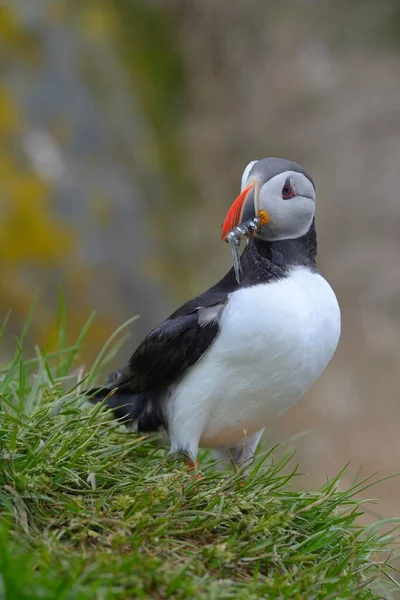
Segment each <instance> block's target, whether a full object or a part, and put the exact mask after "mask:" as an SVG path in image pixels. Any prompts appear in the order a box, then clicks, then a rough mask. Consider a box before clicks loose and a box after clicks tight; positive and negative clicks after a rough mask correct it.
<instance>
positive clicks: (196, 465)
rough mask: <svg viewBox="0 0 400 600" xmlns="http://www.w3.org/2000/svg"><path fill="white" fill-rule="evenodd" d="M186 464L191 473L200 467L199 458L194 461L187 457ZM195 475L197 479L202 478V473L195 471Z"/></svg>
mask: <svg viewBox="0 0 400 600" xmlns="http://www.w3.org/2000/svg"><path fill="white" fill-rule="evenodd" d="M185 465H186V468H187V470H188V471H189V473H192V472H193V471H196V470H197V469H198V468H199V467H200V463H199V461H198V460H195V461H193V460H191V459H190V458H186V459H185ZM193 477H194V478H195V479H202V477H201V473H193Z"/></svg>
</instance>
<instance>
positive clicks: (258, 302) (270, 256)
mask: <svg viewBox="0 0 400 600" xmlns="http://www.w3.org/2000/svg"><path fill="white" fill-rule="evenodd" d="M315 208H316V194H315V186H314V182H313V179H312V178H311V176H310V175H309V174H308V173H307V171H306V170H305V169H304V168H303V167H302V166H300V165H299V164H297V163H295V162H292V161H289V160H285V159H280V158H264V159H262V160H254V161H251V162H250V163H249V165H247V167H246V169H245V170H244V172H243V176H242V183H241V191H240V194H239V196H238V197H237V198H236V200H235V201H234V202H233V204H232V206H231V208H230V209H229V211H228V213H227V215H226V218H225V221H224V223H223V226H222V235H221V239H222V240H225V241H230V239H229V236H232V232H235V233H237V232H238V231H239V232H240V235H241V237H242V238H246V241H247V245H246V247H245V249H244V250H243V252H242V254H241V256H240V259H239V261H240V276H238V275H239V274H238V269H235V268H234V267H232V268H231V269H230V271H229V272H228V273H227V274H226V275H225V276H224V277H223V278H222V279H221V280H220V281H218V282H217V283H216V284H215V285H213V286H212V287H210V288H209V289H208V290H206V291H205V292H203V293H202V294H200V295H198V296H196V297H195V298H192V299H191V300H189V301H188V302H186V303H185V304H183V306H181V307H180V308H178V309H177V310H176V311H175V312H174V313H172V314H171V315H170V316H169V317H168V318H167V319H166V320H164V321H163V322H162V323H160V324H159V325H158V326H157V327H155V328H154V329H153V330H152V331H150V333H149V334H148V335H147V337H146V338H145V339H144V340H143V341H142V343H141V344H140V345H139V346H138V348H137V349H136V350H135V352H134V353H133V355H132V356H131V358H130V360H129V362H128V364H127V365H126V366H124V367H123V368H122V369H120V370H118V371H117V372H115V373H112V374H111V375H110V376H109V377H108V379H107V380H106V382H105V384H104V386H103V387H101V388H94V389H92V390H89V392H88V395H89V396H90V397H91V398H90V399H91V401H92V402H99V401H105V404H106V406H107V407H109V408H110V409H112V411H113V412H114V415H115V417H116V418H117V419H119V420H120V421H122V422H124V423H125V424H127V425H128V426H133V427H134V428H135V429H136V430H137V431H139V432H151V431H157V430H160V429H162V430H164V431H165V432H166V433H167V435H168V437H169V440H170V451H171V453H183V454H184V455H185V456H186V457H187V458H189V460H190V461H193V463H194V464H197V461H196V457H197V454H198V450H199V448H210V449H212V450H213V452H214V454H215V456H216V458H217V459H218V460H223V461H226V462H228V463H233V464H234V465H236V466H238V467H244V466H247V465H249V464H250V463H251V461H252V459H253V457H254V453H255V450H256V448H257V445H258V443H259V441H260V438H261V436H262V435H263V432H264V430H265V429H266V428H268V426H271V424H272V423H273V422H274V420H275V419H277V418H278V417H279V416H280V415H282V414H283V413H284V412H285V411H286V410H287V409H289V408H290V407H291V406H292V405H293V404H295V403H296V402H297V401H298V400H299V399H300V398H301V397H302V396H303V395H304V394H305V392H307V390H308V389H309V388H310V387H311V386H312V385H313V383H314V382H315V381H316V380H317V379H318V378H319V377H320V375H321V374H322V372H323V371H324V369H325V368H326V366H327V365H328V363H329V362H330V360H331V358H332V356H333V354H334V352H335V350H336V347H337V345H338V341H339V337H340V327H341V324H340V309H339V305H338V302H337V299H336V296H335V293H334V292H333V290H332V288H331V286H330V285H329V283H328V282H327V281H326V280H325V279H324V278H323V276H322V275H321V274H320V273H319V271H318V269H317V265H316V255H317V241H316V230H315ZM248 224H250V227H249V226H248ZM235 240H236V242H237V243H238V240H237V238H235Z"/></svg>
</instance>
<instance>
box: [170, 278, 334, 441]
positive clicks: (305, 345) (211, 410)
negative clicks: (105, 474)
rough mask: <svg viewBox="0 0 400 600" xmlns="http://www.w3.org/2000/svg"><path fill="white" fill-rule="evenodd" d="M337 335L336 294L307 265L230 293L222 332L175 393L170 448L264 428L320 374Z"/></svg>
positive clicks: (235, 438)
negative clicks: (273, 279) (286, 275)
mask: <svg viewBox="0 0 400 600" xmlns="http://www.w3.org/2000/svg"><path fill="white" fill-rule="evenodd" d="M339 336H340V310H339V306H338V303H337V300H336V296H335V294H334V293H333V291H332V289H331V287H330V286H329V284H328V283H327V282H326V281H325V279H323V277H321V276H320V275H318V274H316V273H312V272H310V271H309V270H308V269H306V268H304V267H296V268H295V269H294V270H293V271H292V273H291V275H290V276H289V277H287V278H286V279H283V280H280V281H277V282H274V283H268V284H263V285H256V286H254V287H250V288H245V289H240V290H238V291H237V292H234V293H233V294H231V296H230V298H229V301H228V304H227V306H226V308H225V310H224V312H223V314H222V317H221V322H220V334H219V335H218V337H217V338H216V340H215V341H214V343H213V344H212V346H211V347H210V349H209V350H208V351H207V352H206V354H205V355H204V356H203V357H202V358H201V359H200V360H199V361H198V363H196V365H194V366H193V367H192V368H191V369H190V371H189V372H188V373H187V375H185V376H184V377H183V379H182V380H181V382H180V383H179V385H178V386H177V388H176V389H175V390H174V391H172V396H171V397H170V402H169V403H168V404H169V406H170V408H169V421H170V431H171V434H172V435H171V438H172V442H173V446H177V445H179V446H181V447H182V445H183V446H184V445H185V444H186V445H187V446H191V445H193V439H194V438H196V437H197V440H200V445H201V446H206V447H218V446H225V445H228V444H233V443H235V442H238V441H239V440H240V439H243V437H244V436H245V435H251V434H252V433H254V432H256V431H259V430H260V429H262V428H264V427H266V426H267V425H268V424H269V423H270V422H271V420H273V419H274V418H276V417H277V416H278V415H280V414H282V413H283V412H284V411H285V410H286V409H288V408H289V407H290V406H291V405H292V404H294V403H295V402H296V401H297V400H298V399H299V398H301V396H302V395H303V394H304V393H305V392H306V391H307V390H308V388H309V387H310V386H311V385H312V384H313V383H314V381H315V380H316V379H317V378H318V377H319V376H320V375H321V373H322V371H323V370H324V369H325V367H326V365H327V364H328V362H329V361H330V359H331V358H332V356H333V353H334V352H335V349H336V346H337V343H338V341H339ZM178 432H179V433H178ZM177 435H178V437H179V438H180V439H179V440H178V439H175V441H174V439H173V438H174V437H175V438H176V436H177Z"/></svg>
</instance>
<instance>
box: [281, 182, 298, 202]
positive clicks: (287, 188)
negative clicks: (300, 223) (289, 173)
mask: <svg viewBox="0 0 400 600" xmlns="http://www.w3.org/2000/svg"><path fill="white" fill-rule="evenodd" d="M295 195H296V192H295V191H294V187H293V186H292V185H291V184H290V183H285V185H284V186H283V188H282V198H283V199H284V200H288V199H289V198H293V197H294V196H295Z"/></svg>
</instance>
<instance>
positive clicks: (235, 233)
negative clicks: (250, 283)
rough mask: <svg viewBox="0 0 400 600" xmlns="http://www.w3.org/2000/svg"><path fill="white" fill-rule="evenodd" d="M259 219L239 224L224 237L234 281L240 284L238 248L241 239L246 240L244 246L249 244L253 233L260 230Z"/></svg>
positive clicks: (240, 270) (240, 269) (240, 268)
mask: <svg viewBox="0 0 400 600" xmlns="http://www.w3.org/2000/svg"><path fill="white" fill-rule="evenodd" d="M260 226H261V220H260V217H255V218H254V219H251V220H250V221H245V222H244V223H241V224H240V225H238V226H237V227H235V229H232V231H230V232H229V233H228V235H227V236H226V241H227V242H228V243H229V245H230V247H231V250H232V258H233V268H234V270H235V277H236V281H237V282H238V283H240V274H241V273H242V265H241V264H240V255H239V247H240V242H241V240H242V239H246V244H248V243H249V241H250V238H251V236H252V234H253V233H254V231H257V230H258V229H260Z"/></svg>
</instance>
